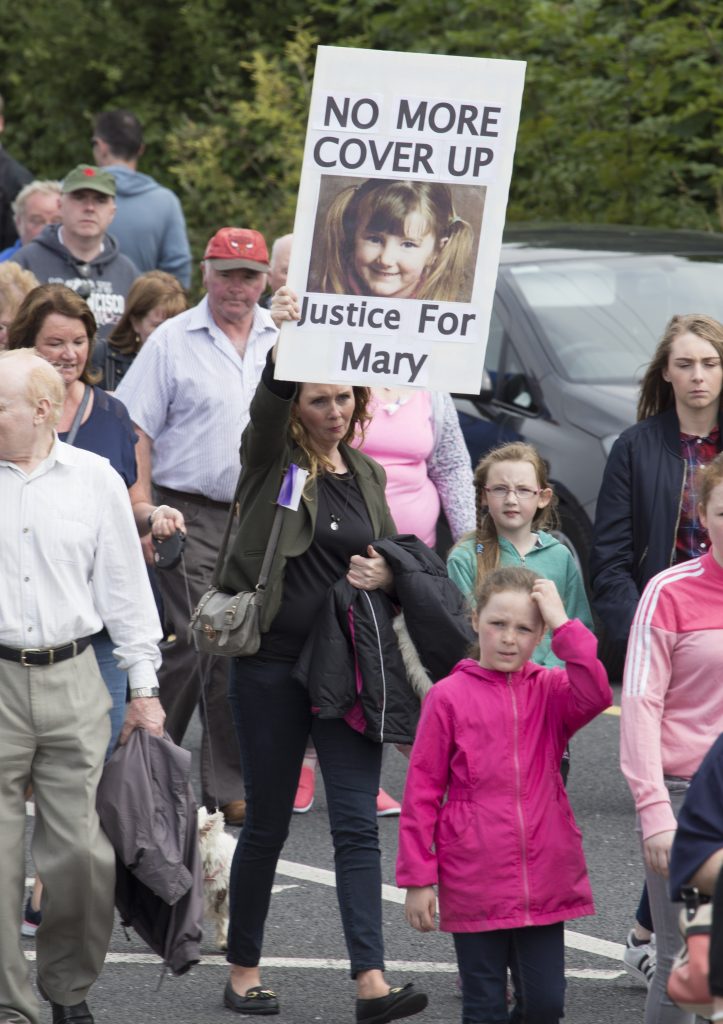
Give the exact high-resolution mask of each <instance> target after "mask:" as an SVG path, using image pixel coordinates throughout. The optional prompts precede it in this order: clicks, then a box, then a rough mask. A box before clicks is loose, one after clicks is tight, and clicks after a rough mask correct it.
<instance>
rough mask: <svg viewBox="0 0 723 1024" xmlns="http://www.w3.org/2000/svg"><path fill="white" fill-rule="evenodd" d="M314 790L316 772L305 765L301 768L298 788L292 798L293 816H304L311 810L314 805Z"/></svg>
mask: <svg viewBox="0 0 723 1024" xmlns="http://www.w3.org/2000/svg"><path fill="white" fill-rule="evenodd" d="M315 789H316V772H315V771H314V769H313V768H309V767H308V766H307V765H302V766H301V774H300V775H299V786H298V788H297V790H296V796H295V797H294V814H306V812H307V811H310V810H311V807H312V804H313V803H314V790H315Z"/></svg>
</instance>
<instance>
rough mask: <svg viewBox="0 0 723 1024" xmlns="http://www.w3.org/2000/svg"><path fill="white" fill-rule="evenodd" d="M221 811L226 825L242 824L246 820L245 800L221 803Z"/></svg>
mask: <svg viewBox="0 0 723 1024" xmlns="http://www.w3.org/2000/svg"><path fill="white" fill-rule="evenodd" d="M221 812H222V814H223V816H224V818H225V819H226V824H227V825H243V823H244V821H245V820H246V801H245V800H232V801H231V803H230V804H224V805H223V807H222V808H221Z"/></svg>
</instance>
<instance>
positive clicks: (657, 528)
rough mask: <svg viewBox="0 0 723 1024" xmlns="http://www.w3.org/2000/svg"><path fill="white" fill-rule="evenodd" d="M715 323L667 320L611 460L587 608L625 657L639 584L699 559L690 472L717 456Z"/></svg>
mask: <svg viewBox="0 0 723 1024" xmlns="http://www.w3.org/2000/svg"><path fill="white" fill-rule="evenodd" d="M722 387H723V325H721V324H719V323H718V321H717V320H714V319H713V318H712V317H709V316H705V315H703V314H697V313H693V314H689V315H687V316H674V317H673V318H672V320H671V321H670V323H669V324H668V325H667V327H666V329H665V332H664V334H663V337H662V339H661V341H660V343H659V345H658V347H657V349H656V351H655V355H654V356H653V358H652V360H651V362H650V365H649V366H648V369H647V370H646V372H645V376H644V377H643V381H642V384H641V386H640V400H639V402H638V422H637V423H636V424H635V426H633V427H629V428H628V429H627V430H625V431H623V433H622V434H621V435H620V437H619V438H618V439H617V441H616V442H615V444H614V445H613V447H612V450H611V452H610V457H609V458H608V461H607V465H606V467H605V473H604V475H603V480H602V485H601V487H600V494H599V495H598V500H597V511H596V516H595V532H594V539H593V548H592V555H591V558H590V579H591V583H592V592H593V606H594V608H595V611H596V612H597V613H598V615H599V616H600V618H601V619H602V622H603V625H604V626H605V631H606V635H607V637H608V639H610V640H612V641H614V642H617V643H618V644H620V645H621V647H622V648H623V650H624V646H625V645H626V644H627V640H628V634H629V632H630V625H631V623H632V621H633V615H634V614H635V609H636V607H637V604H638V600H639V598H640V594H641V592H642V590H643V587H644V586H645V584H646V583H647V582H648V580H650V579H651V578H652V577H653V576H655V575H656V573H658V572H661V570H663V569H667V568H668V566H670V565H673V564H674V563H675V562H683V561H686V560H687V559H689V558H695V557H697V556H698V555H701V554H704V553H705V551H707V549H708V538H707V534H706V531H705V529H703V527H702V526H701V524H700V520H699V517H698V512H697V507H698V496H697V493H696V475H695V470H696V468H697V467H698V466H701V465H707V463H709V462H710V461H711V460H712V459H713V458H714V457H715V455H716V454H717V453H718V452H719V451H720V450H721V448H722V447H723V444H722V442H721V429H722V428H723V422H722V421H721V408H720V396H721V388H722Z"/></svg>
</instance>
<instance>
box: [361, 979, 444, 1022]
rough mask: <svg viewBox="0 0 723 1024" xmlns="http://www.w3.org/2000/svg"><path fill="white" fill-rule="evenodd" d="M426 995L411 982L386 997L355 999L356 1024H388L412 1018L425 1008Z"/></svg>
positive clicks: (393, 990) (392, 990) (394, 989)
mask: <svg viewBox="0 0 723 1024" xmlns="http://www.w3.org/2000/svg"><path fill="white" fill-rule="evenodd" d="M427 1002H428V999H427V996H426V993H424V992H420V991H419V990H418V989H416V988H415V987H414V985H413V984H412V982H411V981H410V982H408V984H406V985H404V986H403V987H402V988H393V989H391V990H390V992H389V995H388V996H378V997H377V998H376V999H357V1001H356V1019H357V1024H389V1021H392V1020H401V1018H402V1017H412V1016H413V1015H414V1014H415V1013H421V1012H422V1010H424V1009H425V1008H426V1006H427Z"/></svg>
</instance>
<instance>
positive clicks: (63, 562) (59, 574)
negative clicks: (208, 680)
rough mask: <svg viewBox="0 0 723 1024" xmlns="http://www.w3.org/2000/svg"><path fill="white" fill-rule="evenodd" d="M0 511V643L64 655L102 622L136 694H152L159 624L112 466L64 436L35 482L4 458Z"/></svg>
mask: <svg viewBox="0 0 723 1024" xmlns="http://www.w3.org/2000/svg"><path fill="white" fill-rule="evenodd" d="M0 508H2V510H3V511H2V526H3V528H2V532H1V533H0V579H1V580H2V586H0V643H2V644H4V645H5V646H7V647H15V648H26V647H29V648H45V647H59V646H61V645H62V644H67V643H69V642H70V641H71V640H79V639H81V638H82V637H85V636H90V635H92V634H93V633H97V632H98V631H99V630H100V629H102V628H103V624H104V623H105V625H106V627H107V629H108V632H109V634H110V636H111V639H112V640H113V643H114V644H115V649H114V654H115V656H116V658H117V659H118V667H119V668H120V669H121V670H122V671H127V672H128V676H129V679H130V684H131V686H132V687H139V686H155V685H156V669H157V668H158V667H159V666H160V663H161V655H160V651H159V649H158V642H159V640H160V639H161V635H162V634H161V624H160V622H159V620H158V612H157V611H156V605H155V601H154V600H153V593H152V591H151V587H150V583H149V582H148V574H147V572H146V567H145V563H144V561H143V555H142V553H141V546H140V543H139V540H138V531H137V530H136V526H135V523H134V521H133V514H132V512H131V506H130V502H129V500H128V491H127V489H126V486H125V484H124V483H123V480H122V479H121V477H120V476H119V474H118V473H116V471H115V470H114V469H113V467H112V466H111V465H110V463H109V462H108V460H107V459H103V458H101V457H100V456H99V455H95V454H94V453H93V452H86V451H83V450H82V449H81V448H73V447H71V446H70V445H67V444H64V443H63V442H62V441H59V440H58V439H57V437H56V439H55V442H54V444H53V447H52V449H51V451H50V454H49V455H48V457H47V458H46V459H45V460H44V461H43V462H41V463H40V465H39V466H36V468H35V469H34V470H33V471H32V473H30V474H27V473H25V472H24V471H23V470H22V469H20V468H19V467H18V466H16V465H15V464H14V463H12V462H6V461H3V460H0Z"/></svg>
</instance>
